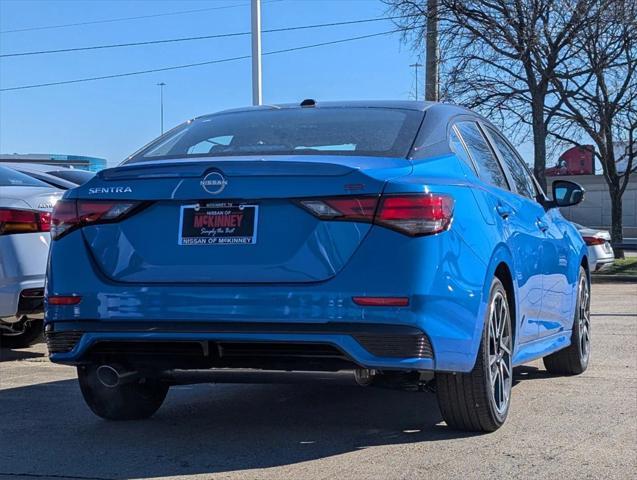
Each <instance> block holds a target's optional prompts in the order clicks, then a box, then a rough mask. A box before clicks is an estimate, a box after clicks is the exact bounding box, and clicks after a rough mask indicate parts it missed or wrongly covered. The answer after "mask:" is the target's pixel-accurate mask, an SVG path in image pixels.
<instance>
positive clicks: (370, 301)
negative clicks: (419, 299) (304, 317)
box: [352, 297, 409, 307]
mask: <svg viewBox="0 0 637 480" xmlns="http://www.w3.org/2000/svg"><path fill="white" fill-rule="evenodd" d="M352 300H353V301H354V303H355V304H356V305H360V306H362V307H406V306H408V305H409V297H352Z"/></svg>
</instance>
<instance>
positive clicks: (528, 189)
mask: <svg viewBox="0 0 637 480" xmlns="http://www.w3.org/2000/svg"><path fill="white" fill-rule="evenodd" d="M489 133H490V134H491V137H492V138H493V143H495V146H496V148H497V149H498V150H499V151H500V154H501V155H502V159H503V160H504V163H505V164H506V165H507V167H508V168H509V172H510V173H511V177H512V178H513V181H514V182H515V187H516V189H517V191H518V193H519V194H520V195H524V196H525V197H527V198H530V199H532V200H535V197H536V195H535V187H534V185H533V180H532V179H531V175H530V174H529V172H528V170H527V169H526V167H525V166H524V164H523V163H522V160H521V159H520V157H519V156H518V154H517V153H516V152H515V150H513V148H512V147H511V146H510V145H509V144H508V143H507V141H506V140H505V139H504V138H502V135H500V133H498V132H496V131H495V130H494V129H492V128H489Z"/></svg>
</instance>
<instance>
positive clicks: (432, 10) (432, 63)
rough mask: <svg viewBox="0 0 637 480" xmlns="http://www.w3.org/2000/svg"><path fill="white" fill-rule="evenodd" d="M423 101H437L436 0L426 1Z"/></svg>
mask: <svg viewBox="0 0 637 480" xmlns="http://www.w3.org/2000/svg"><path fill="white" fill-rule="evenodd" d="M426 44H427V46H426V48H427V51H426V56H427V58H426V62H425V63H426V65H427V67H426V68H427V70H426V72H425V100H429V101H432V102H437V101H438V0H427V38H426Z"/></svg>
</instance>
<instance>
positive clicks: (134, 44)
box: [0, 15, 410, 58]
mask: <svg viewBox="0 0 637 480" xmlns="http://www.w3.org/2000/svg"><path fill="white" fill-rule="evenodd" d="M406 16H410V15H406ZM406 16H405V15H404V16H398V17H376V18H366V19H363V20H348V21H344V22H331V23H320V24H315V25H301V26H296V27H283V28H271V29H268V30H262V33H277V32H289V31H293V30H307V29H312V28H324V27H337V26H342V25H355V24H360V23H371V22H380V21H384V20H395V19H398V18H405V17H406ZM250 33H251V32H232V33H220V34H215V35H201V36H196V37H181V38H168V39H164V40H148V41H144V42H130V43H114V44H107V45H93V46H89V47H73V48H61V49H57V50H37V51H32V52H15V53H5V54H1V55H0V58H6V57H24V56H28V55H45V54H51V53H68V52H79V51H86V50H100V49H108V48H122V47H137V46H142V45H158V44H162V43H177V42H189V41H193V40H208V39H212V38H229V37H239V36H246V35H250Z"/></svg>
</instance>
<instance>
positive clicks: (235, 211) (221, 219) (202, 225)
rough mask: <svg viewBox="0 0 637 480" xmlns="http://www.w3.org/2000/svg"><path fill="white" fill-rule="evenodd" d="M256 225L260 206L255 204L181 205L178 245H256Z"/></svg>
mask: <svg viewBox="0 0 637 480" xmlns="http://www.w3.org/2000/svg"><path fill="white" fill-rule="evenodd" d="M258 224H259V205H257V204H254V203H211V204H205V205H201V204H191V205H182V206H181V207H180V209H179V230H178V232H177V244H178V245H180V246H209V245H256V243H257V230H258Z"/></svg>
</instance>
